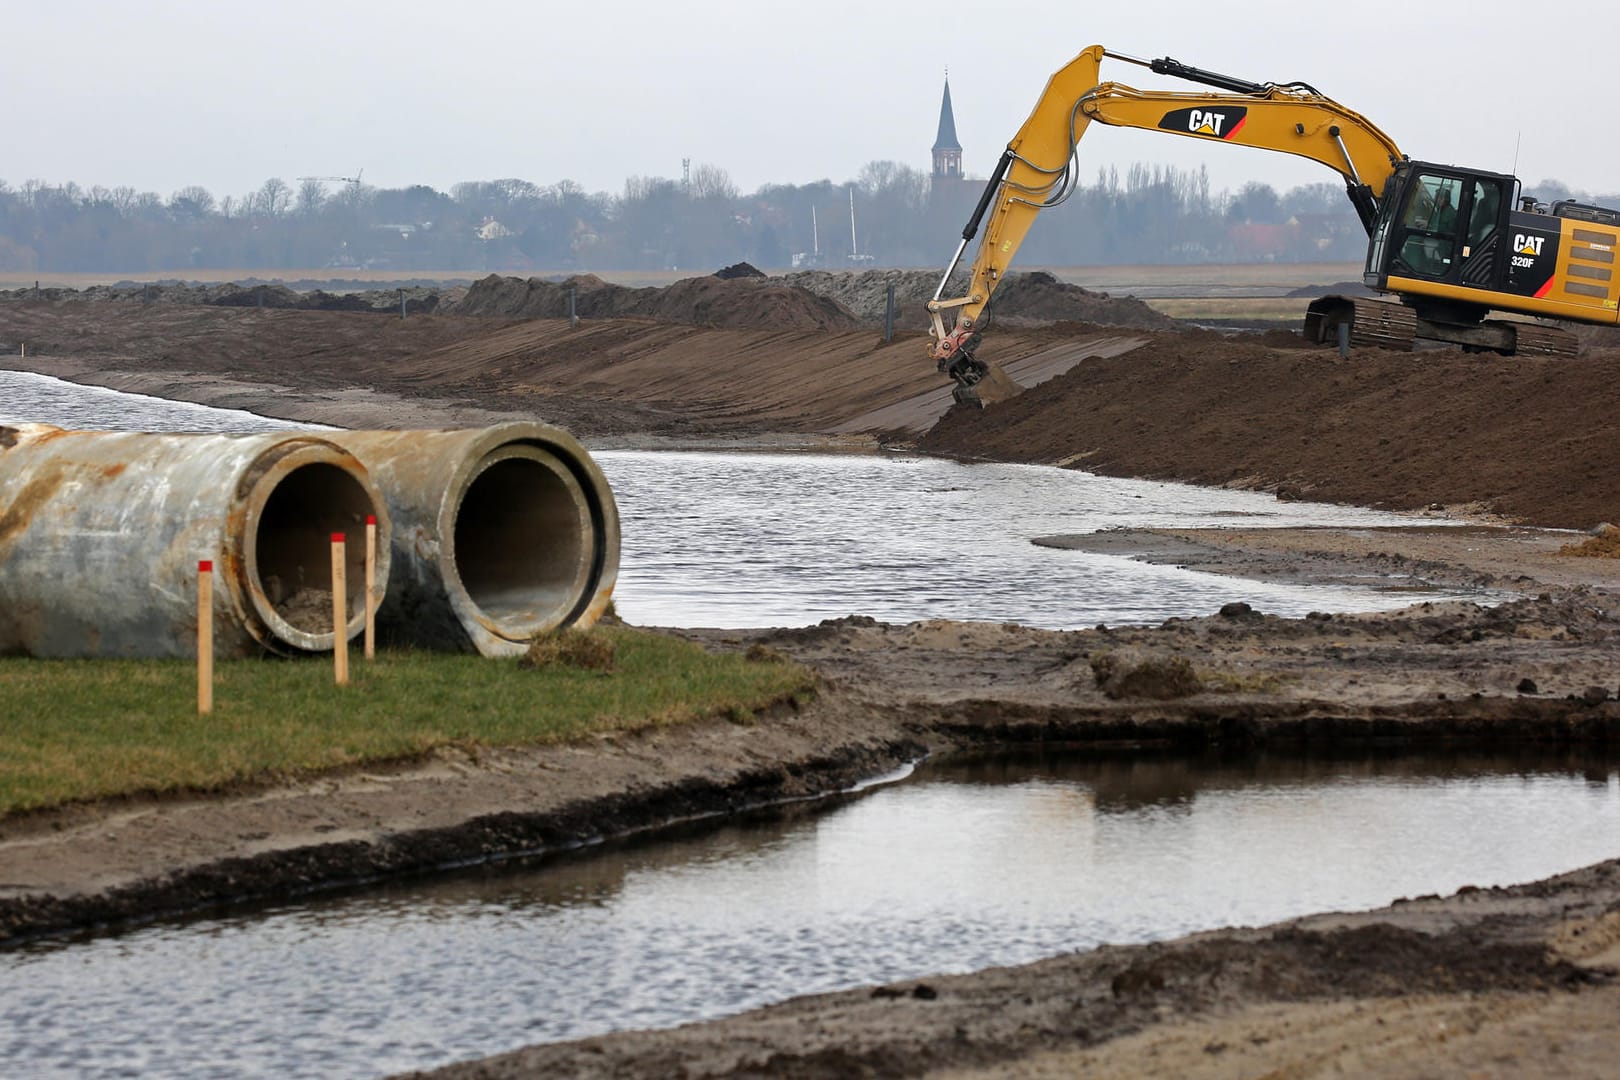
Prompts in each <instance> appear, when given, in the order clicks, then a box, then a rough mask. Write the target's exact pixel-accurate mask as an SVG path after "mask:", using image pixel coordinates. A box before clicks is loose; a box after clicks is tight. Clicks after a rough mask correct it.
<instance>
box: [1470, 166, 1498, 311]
mask: <svg viewBox="0 0 1620 1080" xmlns="http://www.w3.org/2000/svg"><path fill="white" fill-rule="evenodd" d="M1468 187H1469V199H1468V230H1467V232H1466V233H1465V234H1464V235H1463V248H1462V282H1463V284H1465V285H1476V286H1479V287H1480V288H1486V289H1489V288H1495V287H1496V278H1497V264H1498V262H1499V260H1500V256H1501V252H1502V220H1501V219H1502V206H1503V198H1502V182H1501V181H1500V180H1487V179H1484V178H1482V177H1475V178H1474V179H1472V180H1470V181H1469V182H1468Z"/></svg>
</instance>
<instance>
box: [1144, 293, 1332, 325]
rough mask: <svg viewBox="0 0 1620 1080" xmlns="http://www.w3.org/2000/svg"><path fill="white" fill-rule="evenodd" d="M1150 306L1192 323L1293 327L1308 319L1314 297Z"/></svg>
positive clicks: (1179, 301) (1157, 302)
mask: <svg viewBox="0 0 1620 1080" xmlns="http://www.w3.org/2000/svg"><path fill="white" fill-rule="evenodd" d="M1146 303H1147V305H1148V307H1150V308H1152V309H1153V310H1154V311H1158V312H1162V313H1164V314H1166V315H1168V316H1170V317H1171V318H1172V319H1186V320H1188V321H1191V322H1206V321H1207V322H1231V321H1242V322H1277V323H1286V324H1288V325H1290V326H1294V325H1297V324H1301V323H1303V322H1304V321H1305V308H1306V307H1307V306H1308V305H1309V304H1310V300H1308V299H1306V298H1304V297H1300V298H1297V299H1287V298H1274V297H1261V298H1258V299H1256V298H1252V297H1238V296H1220V297H1204V298H1192V299H1162V300H1148V301H1146Z"/></svg>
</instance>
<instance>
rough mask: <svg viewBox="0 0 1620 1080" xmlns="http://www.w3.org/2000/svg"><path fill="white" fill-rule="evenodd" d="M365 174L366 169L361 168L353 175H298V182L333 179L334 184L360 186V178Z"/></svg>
mask: <svg viewBox="0 0 1620 1080" xmlns="http://www.w3.org/2000/svg"><path fill="white" fill-rule="evenodd" d="M364 175H366V170H364V169H361V170H360V171H359V172H357V173H355V174H354V175H353V176H300V177H298V182H299V183H300V184H302V183H304V182H305V181H306V180H319V181H331V182H332V183H334V184H353V185H354V186H355V187H356V188H358V187H359V186H360V178H361V177H362V176H364Z"/></svg>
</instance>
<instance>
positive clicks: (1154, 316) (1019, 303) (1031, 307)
mask: <svg viewBox="0 0 1620 1080" xmlns="http://www.w3.org/2000/svg"><path fill="white" fill-rule="evenodd" d="M990 314H991V318H992V319H997V318H999V319H1021V320H1031V321H1038V322H1060V321H1063V322H1088V323H1096V324H1098V325H1100V326H1131V327H1138V328H1141V329H1145V330H1174V329H1177V328H1179V327H1180V326H1181V323H1179V322H1177V321H1176V320H1175V319H1172V318H1171V317H1170V316H1168V315H1161V314H1160V313H1159V312H1157V311H1154V310H1153V309H1152V308H1150V307H1148V306H1147V305H1146V304H1144V303H1143V302H1142V301H1140V300H1138V299H1136V297H1134V296H1126V297H1112V296H1109V295H1108V294H1107V293H1099V292H1092V291H1091V290H1090V289H1082V288H1081V287H1080V286H1078V285H1069V284H1065V283H1064V282H1061V281H1059V280H1058V279H1057V278H1055V277H1053V276H1052V275H1051V274H1048V273H1047V272H1046V271H1044V270H1032V271H1030V272H1029V273H1027V274H1009V275H1007V279H1006V280H1005V281H1003V282H1002V283H1001V286H1000V287H999V288H998V289H996V292H995V295H994V296H993V297H992V299H991V301H990Z"/></svg>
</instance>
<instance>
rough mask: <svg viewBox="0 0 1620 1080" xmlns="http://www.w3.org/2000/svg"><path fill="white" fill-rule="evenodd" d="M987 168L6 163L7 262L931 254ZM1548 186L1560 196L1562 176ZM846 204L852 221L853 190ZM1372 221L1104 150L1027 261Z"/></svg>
mask: <svg viewBox="0 0 1620 1080" xmlns="http://www.w3.org/2000/svg"><path fill="white" fill-rule="evenodd" d="M981 187H982V183H981V182H975V181H971V180H969V181H960V182H955V183H949V182H948V183H947V184H946V185H943V186H938V187H936V186H935V185H934V184H933V183H932V181H931V180H930V178H929V176H928V175H927V174H926V173H923V172H920V171H919V170H917V169H914V168H911V167H910V166H907V165H903V164H900V163H897V162H893V161H875V162H871V163H870V164H868V165H866V166H865V167H863V168H862V169H861V171H860V174H859V175H858V176H857V177H856V178H855V179H854V180H851V181H848V182H845V183H837V184H835V183H833V182H832V181H830V180H821V181H817V182H815V183H811V184H767V185H766V186H764V187H762V188H760V189H759V190H758V191H755V192H753V193H752V194H747V195H744V194H740V193H739V192H738V190H737V188H736V185H735V184H733V183H732V181H731V178H730V176H729V175H728V174H727V173H726V171H725V170H724V169H721V168H718V167H715V166H712V165H699V166H697V167H696V168H694V169H692V170H691V172H690V174H689V175H687V176H685V177H683V178H682V179H680V180H669V179H663V178H655V177H632V178H631V179H629V180H627V181H626V182H625V185H624V189H623V190H622V191H621V192H620V193H619V194H617V195H610V194H606V193H601V192H597V193H591V192H587V191H585V190H584V189H583V188H582V187H580V186H579V185H578V184H576V183H573V182H572V181H569V180H562V181H559V182H558V183H555V184H552V185H549V186H542V185H538V184H534V183H530V182H529V181H527V180H489V181H474V182H468V183H462V184H457V185H455V186H454V187H453V188H451V190H450V191H449V192H441V191H437V190H435V189H433V188H431V187H425V186H420V185H419V186H415V187H406V188H377V187H372V186H369V185H364V184H362V183H360V182H359V181H358V180H353V181H339V182H333V181H330V180H324V179H302V180H300V181H298V182H297V186H292V185H290V184H288V183H287V182H286V181H284V180H281V179H278V178H272V179H269V180H266V181H265V182H264V184H263V185H262V186H260V187H259V188H258V189H257V190H256V191H252V192H250V193H248V194H246V195H241V196H225V197H223V198H216V197H215V196H214V195H213V194H212V193H210V192H209V191H207V190H206V189H204V188H201V187H185V188H181V189H180V190H179V191H176V192H174V193H173V194H171V195H170V196H168V197H167V198H164V197H163V196H160V195H158V194H155V193H153V192H138V191H136V190H135V189H133V188H129V187H118V188H105V187H90V188H82V187H80V186H79V185H77V184H74V183H66V184H60V185H56V184H48V183H45V182H42V181H38V180H29V181H25V182H23V183H22V184H20V185H18V186H15V187H13V186H11V185H9V184H7V183H6V182H5V181H3V180H0V271H12V272H16V271H55V272H89V273H104V274H164V275H174V276H184V275H185V274H186V273H187V272H188V271H194V270H204V269H228V270H244V271H265V272H274V271H282V270H302V269H316V268H331V269H345V268H348V269H389V270H424V271H467V272H486V271H499V272H509V273H510V272H518V273H521V272H527V271H533V272H547V273H551V272H559V273H566V272H572V271H588V270H662V269H670V268H675V269H686V268H691V269H692V270H694V271H703V270H711V269H717V268H719V267H721V266H726V265H730V264H732V263H736V262H740V261H748V262H751V263H753V264H754V265H756V266H758V267H761V268H763V269H771V270H774V269H781V268H788V267H790V266H793V265H800V266H812V265H819V266H821V267H824V268H840V267H848V266H907V267H915V266H936V265H939V264H941V263H943V262H944V261H945V260H946V259H947V258H949V256H950V254H951V252H952V250H953V249H954V247H955V243H956V239H957V237H958V236H959V235H960V231H961V228H962V225H963V223H964V222H965V221H966V219H967V216H968V214H969V213H970V212H971V209H972V207H973V204H974V202H975V201H976V200H977V198H978V195H979V191H980V189H981ZM1537 194H1538V196H1539V197H1540V198H1541V199H1542V200H1543V201H1551V200H1553V199H1556V198H1564V197H1570V195H1571V193H1570V192H1569V191H1568V190H1567V189H1565V188H1563V186H1562V185H1559V184H1556V183H1546V184H1543V185H1541V186H1540V187H1539V188H1538V189H1537ZM852 205H853V228H852V222H851V209H852ZM1365 248H1366V236H1365V233H1364V232H1363V230H1362V229H1361V226H1360V225H1359V224H1358V222H1357V221H1356V218H1355V216H1354V214H1353V213H1352V212H1351V210H1350V204H1349V202H1348V200H1347V199H1346V198H1345V195H1344V192H1343V189H1342V188H1341V187H1340V186H1339V185H1337V184H1332V183H1322V184H1310V185H1306V186H1302V187H1297V188H1293V189H1291V190H1289V191H1287V192H1284V193H1278V192H1277V191H1275V190H1274V189H1273V188H1271V187H1270V186H1268V185H1266V184H1261V183H1251V184H1247V185H1245V186H1244V187H1243V188H1242V189H1241V190H1239V191H1237V192H1236V193H1231V192H1226V191H1221V192H1218V193H1214V192H1211V191H1210V187H1209V179H1208V176H1207V174H1206V173H1205V172H1204V171H1203V170H1196V171H1185V170H1179V169H1174V168H1161V167H1150V166H1146V165H1134V166H1131V167H1130V168H1129V169H1127V170H1126V171H1125V172H1124V174H1123V175H1121V174H1120V173H1119V171H1118V170H1117V169H1112V168H1110V169H1104V170H1103V171H1102V172H1100V173H1099V174H1098V176H1097V177H1096V180H1095V181H1094V182H1093V183H1091V184H1089V185H1085V184H1082V185H1080V186H1078V187H1077V188H1076V190H1075V191H1074V193H1073V195H1072V196H1071V198H1070V199H1069V200H1068V202H1067V203H1066V204H1065V205H1063V206H1060V207H1056V208H1053V209H1051V210H1048V211H1046V212H1044V213H1043V215H1042V218H1041V221H1040V223H1039V224H1038V225H1037V227H1036V228H1035V229H1034V230H1032V231H1031V233H1030V235H1029V237H1028V239H1027V240H1026V242H1025V244H1024V246H1023V248H1022V249H1021V251H1020V252H1019V256H1018V262H1019V263H1020V264H1021V265H1024V266H1037V265H1054V266H1062V265H1106V264H1118V263H1200V262H1220V263H1229V262H1256V261H1318V260H1355V259H1359V258H1361V257H1362V255H1363V254H1364V252H1365Z"/></svg>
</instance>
